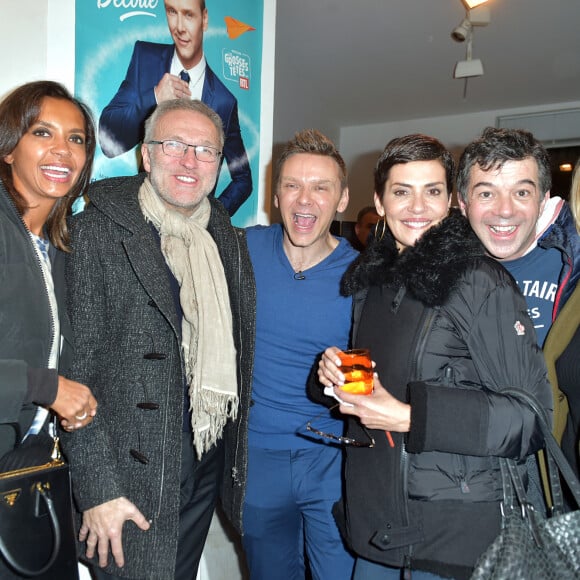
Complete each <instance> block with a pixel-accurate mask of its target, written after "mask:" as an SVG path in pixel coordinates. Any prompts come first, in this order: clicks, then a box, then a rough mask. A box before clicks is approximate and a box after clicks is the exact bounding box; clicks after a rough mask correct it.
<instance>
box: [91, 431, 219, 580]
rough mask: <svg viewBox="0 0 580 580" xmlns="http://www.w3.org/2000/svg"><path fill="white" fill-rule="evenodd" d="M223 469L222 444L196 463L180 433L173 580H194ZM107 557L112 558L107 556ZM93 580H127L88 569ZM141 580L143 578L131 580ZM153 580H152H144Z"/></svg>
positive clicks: (186, 438)
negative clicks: (177, 510)
mask: <svg viewBox="0 0 580 580" xmlns="http://www.w3.org/2000/svg"><path fill="white" fill-rule="evenodd" d="M223 469H224V445H223V441H222V440H220V441H218V443H217V444H216V445H215V446H214V447H212V448H211V449H210V450H209V451H208V452H207V453H205V454H204V455H203V456H202V458H201V459H200V460H199V461H198V459H197V457H196V455H195V453H194V450H193V444H192V437H191V433H184V434H183V439H182V444H181V492H180V508H179V540H178V544H177V560H176V564H175V580H195V577H196V576H197V569H198V567H199V561H200V559H201V553H202V551H203V546H204V544H205V541H206V539H207V534H208V531H209V526H210V524H211V519H212V516H213V513H214V509H215V503H216V499H217V496H218V492H219V487H220V485H221V480H222V473H223ZM109 557H112V556H110V555H109ZM92 574H93V577H94V578H95V580H127V578H126V577H121V576H114V575H112V574H106V573H105V572H103V571H102V570H101V569H100V568H98V566H93V567H92ZM134 580H144V579H134ZM147 580H153V579H147Z"/></svg>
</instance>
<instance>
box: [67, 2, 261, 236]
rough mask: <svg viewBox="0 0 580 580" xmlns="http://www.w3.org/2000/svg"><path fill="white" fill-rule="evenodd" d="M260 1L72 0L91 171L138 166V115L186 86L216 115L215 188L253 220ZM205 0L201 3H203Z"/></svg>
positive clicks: (113, 172) (110, 172) (244, 218)
mask: <svg viewBox="0 0 580 580" xmlns="http://www.w3.org/2000/svg"><path fill="white" fill-rule="evenodd" d="M263 3H264V0H207V1H205V2H204V0H91V1H88V0H76V4H75V9H76V19H75V21H76V25H75V94H76V95H77V96H78V97H79V98H80V99H81V100H82V101H84V102H85V103H86V104H87V105H88V106H89V107H90V108H91V110H92V111H93V114H94V116H95V122H96V124H97V125H98V142H99V143H98V145H97V152H96V156H95V165H94V173H93V177H94V178H95V179H102V178H104V177H112V176H117V175H131V174H134V173H137V172H138V171H139V170H140V166H141V155H140V147H139V145H140V143H141V141H142V138H143V124H144V120H145V119H146V118H147V117H148V116H149V115H150V114H151V112H152V110H153V109H154V107H155V105H156V102H159V101H161V100H164V99H165V98H176V97H182V96H184V95H187V96H188V98H199V99H201V100H202V101H203V102H205V103H206V104H208V105H209V106H210V107H212V108H213V109H214V110H215V111H216V112H217V113H218V114H219V115H220V117H221V118H222V121H223V124H224V131H225V136H226V140H225V144H224V148H223V159H222V166H221V170H220V175H219V179H218V183H217V185H216V189H215V196H216V197H217V198H221V201H222V202H223V203H224V206H225V207H226V209H228V211H229V212H230V214H232V216H233V217H232V222H233V223H234V225H237V226H241V227H244V226H247V225H251V224H253V223H255V220H256V215H257V210H258V208H257V205H258V174H259V167H260V159H259V157H260V95H261V86H260V83H261V77H262V27H263V13H264V10H263V8H264V6H263ZM204 6H205V8H204Z"/></svg>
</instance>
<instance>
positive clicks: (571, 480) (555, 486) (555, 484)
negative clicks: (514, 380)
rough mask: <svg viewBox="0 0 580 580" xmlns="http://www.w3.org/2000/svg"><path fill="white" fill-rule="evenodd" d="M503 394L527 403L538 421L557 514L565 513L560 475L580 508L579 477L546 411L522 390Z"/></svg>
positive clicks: (506, 391)
mask: <svg viewBox="0 0 580 580" xmlns="http://www.w3.org/2000/svg"><path fill="white" fill-rule="evenodd" d="M502 394H507V395H511V396H513V397H515V398H517V399H519V400H521V401H523V402H524V403H526V404H527V405H528V406H529V407H530V408H531V409H532V411H533V412H534V414H535V415H536V417H537V419H538V424H539V426H540V429H541V431H542V436H543V437H544V443H545V450H546V458H547V461H548V475H549V479H550V492H551V494H552V501H553V503H554V511H555V512H557V513H561V512H563V511H564V509H563V508H564V501H563V495H562V486H561V484H560V478H559V473H561V474H562V477H563V478H564V481H565V482H566V484H567V485H568V487H569V489H570V492H571V493H572V495H573V496H574V499H575V500H576V503H577V504H578V506H580V481H578V477H577V476H576V474H575V473H574V471H573V469H572V468H571V467H570V464H569V463H568V460H567V459H566V457H565V455H564V454H563V453H562V450H561V449H560V446H559V445H558V442H557V441H556V439H555V438H554V436H553V435H552V431H551V429H550V427H549V426H548V424H549V421H548V417H547V413H546V411H545V409H544V408H543V407H542V406H541V405H540V403H539V402H538V400H537V398H536V397H535V396H534V395H532V394H531V393H528V392H527V391H524V390H522V389H518V388H515V387H510V388H509V389H505V390H503V391H502ZM516 471H517V470H516ZM558 472H559V473H558ZM516 492H517V490H516Z"/></svg>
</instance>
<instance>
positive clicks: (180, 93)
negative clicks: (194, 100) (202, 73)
mask: <svg viewBox="0 0 580 580" xmlns="http://www.w3.org/2000/svg"><path fill="white" fill-rule="evenodd" d="M153 90H154V92H155V99H156V100H157V104H159V103H162V102H163V101H170V100H173V99H189V98H190V97H191V91H190V90H189V85H188V84H187V83H186V82H185V81H182V80H181V79H180V78H179V77H176V76H175V75H170V74H169V73H165V74H164V75H163V76H162V77H161V80H160V81H159V83H158V84H157V86H156V87H155V89H153Z"/></svg>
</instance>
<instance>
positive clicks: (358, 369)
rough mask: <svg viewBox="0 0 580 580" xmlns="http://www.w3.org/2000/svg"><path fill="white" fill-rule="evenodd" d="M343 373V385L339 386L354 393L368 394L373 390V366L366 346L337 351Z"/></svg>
mask: <svg viewBox="0 0 580 580" xmlns="http://www.w3.org/2000/svg"><path fill="white" fill-rule="evenodd" d="M338 356H339V357H340V361H341V365H340V370H341V372H342V374H343V375H344V378H345V381H344V385H342V386H341V387H340V388H341V389H342V390H343V391H346V392H347V393H353V394H355V395H370V393H372V392H373V366H372V363H371V353H370V351H369V349H368V348H355V349H352V350H343V351H341V352H339V353H338Z"/></svg>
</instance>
